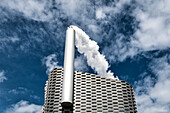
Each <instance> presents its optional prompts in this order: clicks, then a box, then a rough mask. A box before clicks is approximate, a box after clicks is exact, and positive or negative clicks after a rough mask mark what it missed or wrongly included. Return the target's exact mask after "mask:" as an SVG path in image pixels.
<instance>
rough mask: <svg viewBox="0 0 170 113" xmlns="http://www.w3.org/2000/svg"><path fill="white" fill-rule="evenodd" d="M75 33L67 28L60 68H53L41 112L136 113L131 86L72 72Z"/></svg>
mask: <svg viewBox="0 0 170 113" xmlns="http://www.w3.org/2000/svg"><path fill="white" fill-rule="evenodd" d="M74 43H75V30H74V29H73V28H72V27H69V28H68V29H67V34H66V45H65V56H64V69H63V68H55V69H53V70H52V71H51V72H50V74H49V77H48V81H47V82H46V86H45V102H44V106H43V107H42V113H137V109H136V102H135V97H134V91H133V88H132V86H131V85H130V84H129V83H127V82H125V81H122V80H119V79H118V78H114V79H113V78H107V77H104V76H101V75H95V74H89V73H84V72H78V71H74V51H75V47H74Z"/></svg>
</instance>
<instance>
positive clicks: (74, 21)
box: [0, 0, 170, 113]
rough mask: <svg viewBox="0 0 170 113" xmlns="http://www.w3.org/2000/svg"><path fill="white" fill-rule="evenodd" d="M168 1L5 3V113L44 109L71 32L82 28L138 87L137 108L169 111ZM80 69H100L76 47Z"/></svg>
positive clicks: (0, 88) (0, 87) (0, 35)
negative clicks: (48, 83)
mask: <svg viewBox="0 0 170 113" xmlns="http://www.w3.org/2000/svg"><path fill="white" fill-rule="evenodd" d="M169 4H170V1H169V0H163V1H160V0H142V1H140V0H93V1H87V0H82V1H80V0H69V2H68V0H48V1H46V0H1V2H0V113H39V110H40V109H41V107H42V105H43V103H44V86H45V82H46V80H47V79H48V73H49V71H50V70H51V69H53V68H54V67H63V58H64V44H65V34H66V29H67V27H68V26H70V25H75V26H78V27H79V28H81V29H83V30H84V31H85V32H86V33H87V34H88V35H89V37H90V39H91V40H94V41H96V42H97V44H98V45H99V47H100V48H99V51H100V53H101V54H103V55H104V56H105V58H106V60H107V61H108V62H109V66H110V67H109V70H112V72H114V75H115V76H118V77H119V79H121V80H125V81H127V82H129V83H130V84H131V85H133V87H134V90H135V96H136V101H137V107H138V111H139V113H169V112H170V96H169V94H170V16H169V15H170V7H169ZM75 70H78V71H84V72H89V73H96V72H95V71H94V70H93V69H92V68H91V67H90V66H88V63H87V59H86V57H85V56H83V55H82V54H80V53H79V52H78V51H77V49H76V56H75Z"/></svg>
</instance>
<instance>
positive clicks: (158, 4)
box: [132, 0, 170, 51]
mask: <svg viewBox="0 0 170 113" xmlns="http://www.w3.org/2000/svg"><path fill="white" fill-rule="evenodd" d="M137 3H138V4H137V5H138V7H137V8H136V10H135V11H134V16H135V17H136V19H137V20H138V21H139V22H140V23H139V29H137V31H136V33H135V37H136V40H133V41H132V45H134V46H136V47H139V48H141V49H142V50H144V51H148V50H156V49H159V50H162V49H167V48H169V47H170V7H169V4H170V1H169V0H142V1H141V0H140V1H139V0H138V1H137Z"/></svg>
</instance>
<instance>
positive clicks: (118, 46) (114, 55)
mask: <svg viewBox="0 0 170 113" xmlns="http://www.w3.org/2000/svg"><path fill="white" fill-rule="evenodd" d="M114 38H115V40H111V41H110V42H111V44H110V46H106V47H105V48H104V49H103V54H105V55H106V56H107V58H108V59H109V60H110V61H114V62H115V61H124V60H125V59H126V58H133V57H134V56H135V55H136V54H138V52H139V50H138V49H137V48H135V47H133V45H131V43H130V42H125V41H124V39H125V36H124V35H117V36H116V37H114Z"/></svg>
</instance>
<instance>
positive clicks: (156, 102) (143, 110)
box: [135, 56, 170, 113]
mask: <svg viewBox="0 0 170 113" xmlns="http://www.w3.org/2000/svg"><path fill="white" fill-rule="evenodd" d="M150 68H151V69H152V71H153V73H154V74H155V76H156V80H155V78H153V77H151V76H150V75H148V76H147V77H145V78H144V80H140V81H138V82H137V83H136V85H137V87H136V89H135V92H136V100H137V105H138V111H139V113H169V111H170V96H169V94H170V64H169V63H168V58H167V56H166V57H163V58H160V59H155V60H154V61H153V63H152V64H151V65H150ZM155 81H156V83H155Z"/></svg>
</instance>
